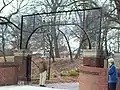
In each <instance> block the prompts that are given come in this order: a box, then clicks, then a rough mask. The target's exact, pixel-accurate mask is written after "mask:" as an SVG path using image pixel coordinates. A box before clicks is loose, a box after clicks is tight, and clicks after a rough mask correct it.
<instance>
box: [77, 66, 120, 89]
mask: <svg viewBox="0 0 120 90" xmlns="http://www.w3.org/2000/svg"><path fill="white" fill-rule="evenodd" d="M118 72H119V70H118ZM107 77H108V76H107V70H106V69H104V68H96V67H88V66H81V67H80V76H79V84H80V89H79V90H108V83H107V82H108V80H107ZM119 89H120V84H118V85H117V90H119Z"/></svg>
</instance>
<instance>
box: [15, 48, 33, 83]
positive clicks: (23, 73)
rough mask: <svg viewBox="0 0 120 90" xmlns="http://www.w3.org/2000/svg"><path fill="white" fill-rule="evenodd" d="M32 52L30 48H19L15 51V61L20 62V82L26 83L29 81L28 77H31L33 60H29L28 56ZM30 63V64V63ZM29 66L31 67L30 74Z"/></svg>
mask: <svg viewBox="0 0 120 90" xmlns="http://www.w3.org/2000/svg"><path fill="white" fill-rule="evenodd" d="M31 55H32V52H31V51H28V50H19V51H17V52H14V62H15V63H16V64H18V82H20V81H23V82H24V83H26V82H27V80H28V78H27V77H29V78H31V61H30V63H29V62H28V60H27V59H30V58H28V57H31ZM28 64H29V65H28ZM28 68H29V69H30V70H29V71H30V73H29V76H28V75H27V74H28Z"/></svg>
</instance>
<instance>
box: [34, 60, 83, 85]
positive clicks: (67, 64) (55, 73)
mask: <svg viewBox="0 0 120 90" xmlns="http://www.w3.org/2000/svg"><path fill="white" fill-rule="evenodd" d="M40 60H41V59H40V58H36V59H33V61H34V62H35V64H37V65H38V66H39V65H40ZM46 61H47V65H48V66H49V64H48V60H46ZM35 64H34V63H32V81H33V83H38V81H39V68H38V67H37V66H36V65H35ZM80 64H81V60H80V59H78V60H74V62H71V61H70V60H69V59H67V58H66V59H63V58H61V59H55V62H54V63H52V64H51V69H50V71H51V73H50V75H51V76H50V80H46V83H58V82H61V83H64V82H78V77H79V75H73V76H72V75H70V76H69V75H65V74H66V73H67V72H68V71H71V70H78V69H79V66H80Z"/></svg>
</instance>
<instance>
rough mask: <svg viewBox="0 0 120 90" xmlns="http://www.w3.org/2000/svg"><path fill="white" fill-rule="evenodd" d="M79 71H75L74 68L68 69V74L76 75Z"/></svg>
mask: <svg viewBox="0 0 120 90" xmlns="http://www.w3.org/2000/svg"><path fill="white" fill-rule="evenodd" d="M78 75H79V72H77V71H76V70H70V71H68V76H78Z"/></svg>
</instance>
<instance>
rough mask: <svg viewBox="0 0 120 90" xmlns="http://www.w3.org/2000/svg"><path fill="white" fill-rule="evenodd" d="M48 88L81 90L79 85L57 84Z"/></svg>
mask: <svg viewBox="0 0 120 90" xmlns="http://www.w3.org/2000/svg"><path fill="white" fill-rule="evenodd" d="M47 87H50V88H58V89H68V90H79V83H55V84H47Z"/></svg>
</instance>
